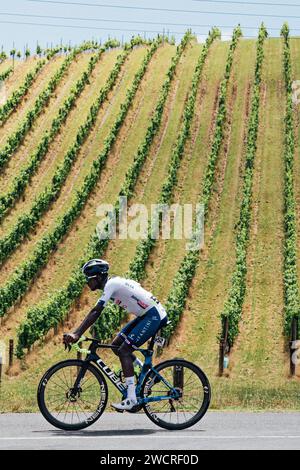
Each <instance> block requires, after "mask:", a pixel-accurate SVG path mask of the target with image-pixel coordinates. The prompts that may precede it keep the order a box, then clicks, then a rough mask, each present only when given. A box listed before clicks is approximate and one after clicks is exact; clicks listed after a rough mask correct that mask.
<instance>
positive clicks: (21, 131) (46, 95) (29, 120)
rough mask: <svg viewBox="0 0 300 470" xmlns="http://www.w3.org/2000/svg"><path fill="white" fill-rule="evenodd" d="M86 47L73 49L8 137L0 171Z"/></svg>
mask: <svg viewBox="0 0 300 470" xmlns="http://www.w3.org/2000/svg"><path fill="white" fill-rule="evenodd" d="M87 47H89V45H88V44H86V43H84V44H83V45H82V46H80V47H78V48H76V49H74V50H73V51H72V52H71V54H70V55H68V56H67V57H66V59H65V60H64V61H63V63H62V65H61V66H60V68H59V70H58V71H57V72H56V73H55V74H54V76H53V77H52V78H51V80H50V81H49V83H48V85H47V86H46V88H45V89H44V90H43V91H42V92H41V93H40V95H39V96H38V97H37V99H36V101H35V103H34V106H33V108H32V109H30V110H29V111H28V112H27V114H26V117H25V118H24V120H23V122H22V123H21V124H20V126H19V127H18V128H17V130H16V131H15V132H13V134H12V135H10V136H9V138H8V139H7V143H6V145H5V147H4V148H3V149H1V150H0V169H1V168H3V167H4V166H5V165H6V164H7V162H8V161H9V160H10V158H11V157H12V155H13V153H14V152H15V151H16V150H17V149H18V148H19V146H20V145H21V144H22V142H23V141H24V138H25V136H26V134H27V132H28V131H30V129H31V128H32V126H33V124H34V123H35V121H36V119H37V117H38V116H39V115H40V113H41V112H42V110H43V108H44V107H45V106H47V104H48V103H49V101H50V99H51V97H52V96H53V94H54V92H55V89H56V88H57V86H58V84H59V83H60V81H61V80H62V78H63V76H64V75H65V73H66V71H67V70H68V68H69V67H70V65H71V62H72V61H73V59H75V57H76V56H77V55H78V54H79V53H80V52H82V51H84V50H86V48H87Z"/></svg>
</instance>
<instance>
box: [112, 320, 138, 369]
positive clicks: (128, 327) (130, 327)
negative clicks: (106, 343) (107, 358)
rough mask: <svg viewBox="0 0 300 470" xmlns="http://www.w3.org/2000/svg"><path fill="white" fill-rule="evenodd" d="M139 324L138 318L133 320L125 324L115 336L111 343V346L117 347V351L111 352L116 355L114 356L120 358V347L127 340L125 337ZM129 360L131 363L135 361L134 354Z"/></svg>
mask: <svg viewBox="0 0 300 470" xmlns="http://www.w3.org/2000/svg"><path fill="white" fill-rule="evenodd" d="M139 322H140V317H137V318H135V319H134V320H132V321H130V322H129V323H127V325H126V326H125V327H124V328H123V329H122V330H121V331H120V332H119V333H118V334H117V336H116V337H115V339H114V340H113V342H112V345H113V346H118V349H113V352H114V353H115V354H116V356H118V357H120V356H119V348H120V346H122V344H123V343H124V341H125V339H126V338H127V335H128V334H129V333H130V332H131V331H132V330H133V329H134V328H135V327H136V326H137V325H138V323H139ZM131 360H132V362H135V361H136V360H137V358H136V356H135V355H134V354H131Z"/></svg>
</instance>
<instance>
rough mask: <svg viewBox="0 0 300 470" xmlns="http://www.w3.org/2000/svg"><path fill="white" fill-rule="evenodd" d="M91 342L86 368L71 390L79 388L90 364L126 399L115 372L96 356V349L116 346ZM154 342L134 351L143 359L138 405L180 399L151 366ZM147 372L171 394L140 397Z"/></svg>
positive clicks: (153, 339)
mask: <svg viewBox="0 0 300 470" xmlns="http://www.w3.org/2000/svg"><path fill="white" fill-rule="evenodd" d="M86 339H87V341H89V339H88V338H86ZM91 341H92V346H91V348H90V351H89V352H88V355H87V357H86V358H85V360H84V363H85V364H86V367H84V366H83V367H82V369H81V371H80V372H79V374H78V376H77V379H76V381H75V384H74V387H73V390H77V389H78V388H79V387H80V383H81V381H82V380H83V378H84V375H85V373H86V370H87V367H88V364H89V363H90V362H92V363H93V364H95V365H96V366H97V367H98V368H99V369H100V370H101V371H102V372H103V373H104V375H105V376H106V377H107V378H108V379H109V380H110V382H111V383H112V384H113V385H114V386H115V387H116V388H117V389H118V390H119V392H120V393H121V394H122V397H123V399H124V398H126V392H127V390H126V387H125V386H124V385H123V383H122V382H121V380H120V378H119V377H118V376H117V375H116V374H115V372H114V371H113V370H111V369H110V367H109V366H108V365H107V364H105V362H104V361H103V360H102V359H101V357H100V356H98V354H97V353H96V350H97V349H98V348H102V349H112V350H113V349H118V346H114V345H112V344H101V343H98V342H97V341H95V340H91ZM154 341H155V337H153V338H152V339H151V341H150V345H149V348H148V349H137V350H136V351H139V352H141V353H142V354H143V355H144V357H145V362H144V365H143V367H142V370H141V373H140V375H139V379H138V383H137V385H136V395H137V398H138V405H144V404H147V403H150V402H154V401H162V400H171V399H178V398H180V392H179V391H178V390H177V389H175V388H174V387H173V386H172V385H171V384H170V383H169V382H168V381H167V380H166V379H165V378H164V377H162V376H161V375H160V374H159V372H158V371H157V370H156V369H155V368H154V367H153V365H152V357H153V346H154ZM149 371H151V372H153V374H154V376H155V377H157V378H158V379H159V381H161V382H163V383H164V384H165V385H166V386H167V387H168V388H169V390H170V392H171V394H170V395H162V396H156V397H148V398H141V397H140V393H141V388H142V384H143V382H144V380H145V377H146V375H147V374H148V373H149ZM152 381H153V377H152V378H151V379H150V382H149V385H150V384H151V383H152Z"/></svg>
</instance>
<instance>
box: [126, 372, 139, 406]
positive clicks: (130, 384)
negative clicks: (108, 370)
mask: <svg viewBox="0 0 300 470" xmlns="http://www.w3.org/2000/svg"><path fill="white" fill-rule="evenodd" d="M125 383H126V385H127V398H128V399H129V400H132V401H137V400H136V394H135V383H134V377H126V378H125Z"/></svg>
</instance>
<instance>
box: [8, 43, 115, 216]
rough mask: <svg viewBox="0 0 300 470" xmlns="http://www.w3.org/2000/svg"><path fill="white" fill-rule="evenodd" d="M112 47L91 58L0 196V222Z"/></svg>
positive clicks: (106, 46)
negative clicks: (34, 146)
mask: <svg viewBox="0 0 300 470" xmlns="http://www.w3.org/2000/svg"><path fill="white" fill-rule="evenodd" d="M112 45H114V43H112V42H111V41H108V42H107V43H106V44H104V46H103V47H101V48H100V50H99V52H98V53H97V54H96V55H94V56H92V57H91V59H90V60H89V64H88V67H87V70H85V71H84V72H83V74H82V76H81V77H80V79H79V80H78V81H77V83H76V84H75V85H74V87H72V89H71V92H70V94H69V96H68V97H67V98H66V100H65V101H64V103H63V105H62V106H61V107H60V109H59V110H58V113H57V115H56V116H55V118H54V119H53V121H52V124H51V128H50V130H46V132H45V133H44V136H43V137H42V139H41V141H40V143H39V145H38V147H37V149H36V150H35V151H34V152H33V154H32V155H31V156H30V157H29V164H28V165H27V166H26V167H25V168H23V169H22V170H21V171H20V173H19V175H18V176H16V178H15V179H14V181H13V184H12V188H11V189H10V190H9V192H7V193H6V194H4V195H1V196H0V220H2V219H3V217H4V216H5V214H6V213H7V211H8V209H10V208H11V207H12V206H13V205H14V204H15V203H16V201H17V200H18V199H19V198H20V197H21V196H22V194H23V193H24V190H25V189H26V187H27V185H28V183H29V182H30V180H31V178H32V177H33V175H34V174H35V172H36V170H37V169H38V166H39V164H40V162H41V160H42V158H43V157H44V156H45V155H46V154H47V152H48V149H49V146H50V144H51V143H52V142H53V140H54V138H55V137H56V136H57V134H58V133H59V131H60V129H61V127H62V125H63V124H64V123H65V121H66V119H67V117H68V115H69V113H70V111H71V110H72V109H73V107H74V105H75V102H76V100H77V98H78V97H79V96H80V94H81V93H82V91H83V90H84V87H85V86H86V85H87V84H88V83H89V77H90V76H91V74H92V71H93V70H94V68H95V66H96V64H97V62H98V61H99V60H100V58H101V56H102V54H103V53H104V51H105V50H106V48H108V47H112Z"/></svg>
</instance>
